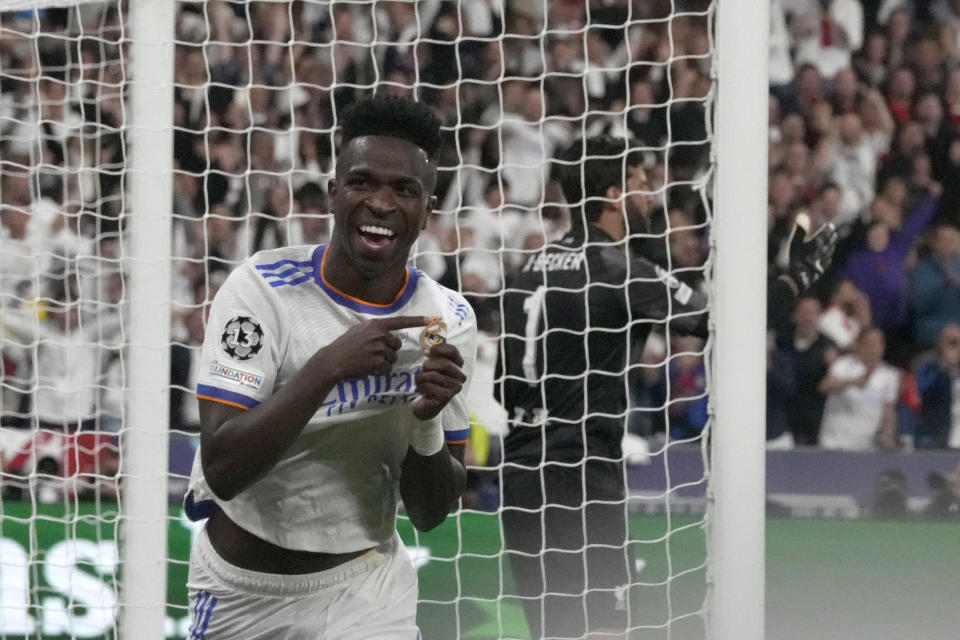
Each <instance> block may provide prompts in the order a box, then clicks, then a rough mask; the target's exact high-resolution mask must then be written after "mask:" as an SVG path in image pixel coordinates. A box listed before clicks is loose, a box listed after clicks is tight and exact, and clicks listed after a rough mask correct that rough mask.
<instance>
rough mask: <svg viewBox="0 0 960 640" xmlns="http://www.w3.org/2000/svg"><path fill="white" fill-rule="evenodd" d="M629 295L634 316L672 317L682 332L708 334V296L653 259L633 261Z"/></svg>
mask: <svg viewBox="0 0 960 640" xmlns="http://www.w3.org/2000/svg"><path fill="white" fill-rule="evenodd" d="M627 296H628V298H627V305H628V307H629V308H630V311H631V313H632V314H633V317H634V318H646V319H652V320H669V321H670V326H671V327H672V328H673V329H675V330H676V331H678V332H679V333H681V334H684V335H695V336H700V337H702V338H705V337H706V336H707V331H708V328H707V315H708V314H707V298H706V296H705V295H703V294H702V293H700V292H699V291H696V290H694V289H693V288H692V287H690V285H688V284H686V283H685V282H681V281H680V280H678V279H677V278H676V277H674V276H673V275H671V274H670V273H669V272H667V271H664V270H663V269H662V268H661V267H659V266H657V265H655V264H653V263H652V262H649V261H648V260H645V259H643V258H636V259H634V260H632V261H631V271H630V284H629V286H628V288H627Z"/></svg>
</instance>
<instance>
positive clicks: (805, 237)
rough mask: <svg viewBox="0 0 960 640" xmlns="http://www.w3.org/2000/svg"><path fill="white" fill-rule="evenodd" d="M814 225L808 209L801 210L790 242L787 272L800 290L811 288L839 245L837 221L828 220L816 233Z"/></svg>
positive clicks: (801, 291)
mask: <svg viewBox="0 0 960 640" xmlns="http://www.w3.org/2000/svg"><path fill="white" fill-rule="evenodd" d="M810 226H811V223H810V218H809V217H808V216H807V215H806V214H805V213H801V214H799V215H798V216H797V221H796V223H795V224H794V226H793V230H792V231H791V232H790V239H789V242H788V246H789V252H790V255H789V262H788V264H787V275H789V276H790V277H791V278H792V279H793V281H794V282H795V283H796V285H797V288H798V289H799V290H800V293H803V292H804V291H806V290H807V289H809V288H810V286H811V285H813V283H814V282H816V281H817V280H819V279H820V276H822V275H823V273H824V272H825V271H826V270H827V269H828V268H830V263H831V262H832V261H833V252H834V250H835V249H836V248H837V228H836V227H835V226H833V223H830V222H827V223H824V224H822V225H820V228H819V229H817V230H816V231H814V232H812V233H811V231H810Z"/></svg>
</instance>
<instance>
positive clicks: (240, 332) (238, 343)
mask: <svg viewBox="0 0 960 640" xmlns="http://www.w3.org/2000/svg"><path fill="white" fill-rule="evenodd" d="M262 347H263V328H262V327H261V326H260V323H259V322H257V321H256V320H255V319H254V318H251V317H249V316H234V317H233V318H230V320H229V321H228V322H227V325H226V327H224V329H223V333H222V334H221V335H220V348H221V349H223V352H224V353H226V354H227V355H228V356H230V357H231V358H233V359H234V360H249V359H250V358H253V357H254V356H256V355H257V354H258V353H260V349H261V348H262Z"/></svg>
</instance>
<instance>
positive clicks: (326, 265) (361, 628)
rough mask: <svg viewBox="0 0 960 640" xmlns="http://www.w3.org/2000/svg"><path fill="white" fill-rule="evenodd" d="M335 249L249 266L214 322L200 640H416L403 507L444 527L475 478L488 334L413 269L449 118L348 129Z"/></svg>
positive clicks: (208, 370) (378, 108)
mask: <svg viewBox="0 0 960 640" xmlns="http://www.w3.org/2000/svg"><path fill="white" fill-rule="evenodd" d="M342 133H343V137H342V144H341V150H340V154H339V157H338V161H337V166H336V172H335V177H334V179H332V180H331V181H330V184H329V191H330V197H331V208H332V210H333V215H334V220H335V229H334V233H333V236H332V238H331V241H330V244H329V246H325V245H320V246H317V247H286V248H280V249H275V250H271V251H265V252H261V253H258V254H256V255H254V256H253V257H251V258H250V259H249V260H247V261H246V262H245V263H244V264H242V265H240V266H239V267H238V268H237V269H236V270H234V271H233V273H232V274H231V275H230V277H229V278H228V279H227V281H226V283H225V284H224V285H223V287H222V288H221V289H220V290H219V292H218V293H217V296H216V298H215V299H214V301H213V305H212V308H211V312H210V319H209V322H208V325H207V327H208V328H207V333H206V338H205V340H204V345H203V355H202V362H201V367H200V370H201V374H200V379H199V381H198V384H197V396H198V398H199V401H200V417H201V423H202V424H201V441H200V449H199V451H198V452H197V457H196V460H195V461H194V467H193V473H192V475H191V478H190V488H189V491H188V494H187V497H186V510H187V514H188V515H189V516H190V517H191V518H192V519H194V520H199V519H204V518H205V519H206V524H205V526H204V528H203V530H202V531H201V532H200V533H199V534H198V536H197V539H196V542H195V545H194V548H193V550H192V552H191V555H190V574H189V579H188V587H189V592H190V606H191V612H192V627H191V634H188V635H189V637H191V638H192V637H198V638H199V637H202V638H208V639H209V640H217V639H221V638H222V639H230V640H244V639H248V640H253V639H260V638H263V639H267V638H270V639H277V638H338V639H352V638H356V639H357V640H360V639H364V640H369V639H372V638H379V639H394V638H395V639H397V640H399V639H407V640H415V639H416V638H417V637H418V635H419V632H418V630H417V627H416V603H417V576H416V571H415V569H414V567H413V565H412V563H411V562H410V559H409V557H408V556H407V554H406V551H405V549H404V547H403V544H402V543H401V541H400V539H399V537H398V535H397V533H396V527H395V519H396V511H397V505H398V501H399V500H400V499H401V498H402V499H403V502H404V505H405V507H406V510H407V513H408V515H409V517H410V519H411V521H412V522H413V524H414V525H415V526H416V527H417V528H418V529H420V530H424V531H426V530H429V529H431V528H433V527H435V526H437V525H438V524H439V523H441V522H442V521H443V520H444V518H445V517H446V516H447V514H448V512H449V511H450V509H451V507H452V506H453V505H455V504H456V501H457V500H458V498H459V496H460V493H461V491H462V489H463V486H464V482H465V472H464V469H463V466H462V460H463V443H464V442H465V441H466V437H467V432H468V429H469V426H468V422H467V411H466V406H465V400H464V398H465V396H466V387H467V385H468V384H469V379H470V376H471V373H472V371H473V362H474V357H475V353H476V322H475V318H474V315H473V312H472V311H471V310H470V307H469V306H468V305H467V304H466V302H465V301H464V300H463V298H462V297H461V296H460V295H458V294H457V293H454V292H453V291H450V290H448V289H445V288H444V287H442V286H440V285H438V284H437V283H435V282H433V281H432V280H430V279H429V278H428V277H427V276H425V275H424V274H423V273H421V272H420V271H417V270H416V269H414V268H412V267H410V266H408V265H407V259H408V254H409V251H410V247H411V245H412V244H413V242H414V241H415V240H416V238H417V236H418V234H419V233H420V231H421V229H422V228H423V227H424V225H425V224H426V220H427V216H428V215H429V213H430V212H431V210H432V209H433V206H434V201H435V198H434V196H433V191H434V187H435V185H436V178H437V167H436V157H437V151H438V149H439V146H440V130H439V122H438V121H437V119H436V117H434V115H433V114H432V112H431V111H430V109H429V108H428V107H426V106H425V105H423V104H421V103H417V102H412V101H409V100H404V99H398V98H371V99H365V100H362V101H360V102H358V103H356V104H354V105H352V106H351V107H350V108H349V109H348V110H347V111H346V112H345V113H344V114H343V117H342Z"/></svg>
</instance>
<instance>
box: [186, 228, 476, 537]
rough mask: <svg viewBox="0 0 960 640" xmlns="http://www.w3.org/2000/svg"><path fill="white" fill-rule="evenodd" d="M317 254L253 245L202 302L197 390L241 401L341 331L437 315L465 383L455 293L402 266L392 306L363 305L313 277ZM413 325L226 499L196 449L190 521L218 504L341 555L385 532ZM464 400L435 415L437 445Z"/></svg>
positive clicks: (463, 412)
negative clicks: (389, 357)
mask: <svg viewBox="0 0 960 640" xmlns="http://www.w3.org/2000/svg"><path fill="white" fill-rule="evenodd" d="M325 251H326V245H320V246H318V247H309V246H303V247H285V248H281V249H275V250H271V251H264V252H261V253H258V254H256V255H254V256H253V257H251V258H249V259H248V260H247V261H246V262H244V263H243V264H241V265H240V266H239V267H237V269H235V270H234V271H233V273H231V274H230V276H229V277H228V278H227V280H226V282H225V283H224V285H223V286H222V287H221V288H220V290H219V291H218V292H217V295H216V298H215V299H214V301H213V305H212V307H211V310H210V319H209V321H208V323H207V327H208V329H207V333H206V338H205V340H204V344H203V350H202V355H201V361H200V373H199V374H198V384H197V396H198V397H199V398H203V399H205V400H212V401H216V402H223V403H227V404H232V405H235V406H239V407H243V408H247V409H250V408H253V407H255V406H257V405H258V404H259V403H261V402H263V401H264V400H266V399H267V398H268V397H270V396H271V395H273V393H274V391H275V390H276V389H279V388H280V387H282V386H283V385H284V384H285V383H286V382H287V380H288V379H289V378H290V377H291V376H292V375H293V374H294V373H296V372H297V371H298V370H300V369H301V368H302V367H303V365H304V364H305V363H306V362H307V360H308V359H310V358H311V357H312V356H313V355H314V354H315V353H316V352H317V350H318V349H321V348H323V347H325V346H327V345H328V344H330V343H331V342H333V341H334V340H336V339H337V338H339V337H340V336H341V335H343V334H344V333H345V332H346V331H347V329H349V328H350V327H352V326H354V325H356V324H359V323H361V322H364V321H366V320H368V319H369V318H370V317H388V316H391V315H423V316H441V317H442V318H443V322H444V323H445V325H446V335H445V336H444V338H445V339H446V340H447V341H448V342H450V343H451V344H453V345H454V346H456V347H457V348H458V349H459V350H460V353H461V354H462V356H463V361H464V365H463V372H464V373H465V374H466V375H467V379H468V380H469V379H470V377H471V375H472V372H473V367H474V360H475V355H476V333H477V330H476V319H475V316H474V314H473V310H472V309H471V308H470V306H469V305H468V304H467V303H466V301H464V299H463V298H462V297H461V296H460V295H459V294H458V293H455V292H453V291H451V290H449V289H447V288H445V287H443V286H441V285H439V284H437V283H436V282H434V281H433V280H431V279H430V278H429V277H427V276H426V275H425V274H423V273H422V272H420V271H419V270H417V269H415V268H413V267H410V266H408V267H407V279H406V283H405V285H404V286H403V288H402V289H401V291H400V293H399V294H398V295H397V297H396V298H395V299H394V300H393V302H391V303H390V304H386V305H374V304H369V303H366V302H363V301H361V300H358V299H356V298H353V297H351V296H348V295H346V294H344V293H342V292H340V291H338V290H337V289H335V288H334V287H332V286H331V285H330V284H328V283H327V282H326V281H325V280H324V279H323V278H322V276H321V268H320V266H321V264H322V261H323V257H324V253H325ZM421 332H422V328H420V327H418V328H415V329H408V330H405V331H399V332H396V335H397V336H398V337H399V338H400V339H401V341H402V346H401V348H400V351H399V352H398V354H397V356H398V358H397V362H396V364H394V366H393V369H392V371H391V372H390V373H389V374H385V375H378V376H367V377H365V378H362V379H355V380H342V381H340V382H339V383H338V384H337V385H336V387H334V389H333V390H332V391H330V393H329V394H328V396H327V397H326V399H325V400H324V402H323V404H322V405H321V406H320V408H319V410H318V411H317V412H316V413H315V414H314V415H313V417H312V418H311V419H310V421H309V422H308V423H307V426H306V427H305V428H304V429H303V432H302V433H301V434H300V436H299V437H298V438H297V439H296V441H295V442H294V444H293V445H292V446H291V447H290V449H289V450H288V451H287V452H286V453H285V454H284V456H283V457H282V458H281V459H280V461H279V462H278V463H277V465H276V466H275V467H273V468H272V469H271V470H270V472H269V473H267V474H266V475H265V476H264V477H263V478H260V479H259V480H257V481H256V482H254V483H253V484H252V485H250V486H249V487H248V488H246V489H245V490H243V491H241V492H240V493H239V494H238V495H237V496H235V497H234V498H233V499H231V500H221V499H219V498H218V497H217V496H215V495H214V493H213V492H212V491H211V490H210V488H209V486H208V485H207V483H206V481H205V480H204V477H203V468H202V466H201V464H200V451H199V450H198V451H197V454H196V457H195V459H194V463H193V471H192V473H191V477H190V486H189V489H188V493H187V497H186V510H187V515H188V516H189V517H190V518H191V519H193V520H198V519H202V518H204V517H208V516H209V515H210V513H211V509H213V508H216V507H219V508H220V509H222V510H223V511H224V512H226V514H227V515H228V516H229V517H230V519H231V520H233V521H234V522H236V523H237V524H238V525H240V526H241V527H243V528H244V529H246V530H247V531H249V532H250V533H252V534H254V535H256V536H258V537H260V538H262V539H264V540H267V541H268V542H272V543H273V544H276V545H278V546H281V547H283V548H286V549H295V550H302V551H314V552H323V553H348V552H351V551H358V550H361V549H366V548H369V547H373V546H377V545H378V544H380V543H382V542H384V541H386V540H388V539H389V538H390V537H391V536H392V534H393V532H394V528H395V519H396V511H397V505H398V504H399V489H398V482H399V478H400V468H401V463H402V462H403V459H404V457H405V456H406V454H407V446H408V434H409V429H410V424H411V420H412V415H413V414H412V408H411V403H412V402H413V401H414V400H415V399H416V397H417V389H416V386H415V382H414V377H415V376H416V374H417V372H418V369H419V368H420V366H421V365H422V364H423V360H424V352H423V347H422V346H421V344H420V334H421ZM466 396H467V389H466V388H464V389H463V390H462V391H461V393H459V394H457V395H456V396H454V398H453V399H452V400H451V401H450V402H449V403H448V404H447V406H446V407H445V408H444V410H443V412H442V413H441V416H440V417H441V423H442V425H443V429H444V432H445V436H446V440H447V442H448V443H451V444H453V443H462V442H465V441H466V439H467V435H468V432H469V423H468V418H467V408H466V404H465V398H466Z"/></svg>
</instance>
